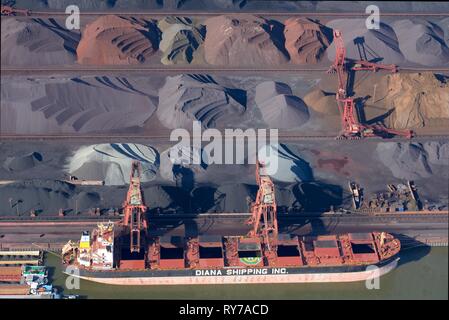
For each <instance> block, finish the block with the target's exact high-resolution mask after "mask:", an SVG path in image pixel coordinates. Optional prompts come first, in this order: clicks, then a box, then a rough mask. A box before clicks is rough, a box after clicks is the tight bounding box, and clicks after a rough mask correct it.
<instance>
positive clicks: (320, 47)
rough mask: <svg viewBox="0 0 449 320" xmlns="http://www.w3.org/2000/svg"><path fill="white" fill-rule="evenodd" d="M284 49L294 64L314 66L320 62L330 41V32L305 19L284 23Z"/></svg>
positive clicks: (294, 19)
mask: <svg viewBox="0 0 449 320" xmlns="http://www.w3.org/2000/svg"><path fill="white" fill-rule="evenodd" d="M284 35H285V48H286V49H287V51H288V53H289V55H290V60H291V61H292V62H293V63H296V64H306V63H307V64H310V63H312V64H314V63H317V62H318V61H320V60H321V58H322V56H323V54H324V51H325V50H326V49H327V47H328V46H329V44H330V42H331V39H332V30H331V29H329V28H327V27H325V26H323V25H320V24H318V23H316V22H314V21H311V20H309V19H305V18H290V19H287V20H286V21H285V29H284Z"/></svg>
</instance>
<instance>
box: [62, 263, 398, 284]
mask: <svg viewBox="0 0 449 320" xmlns="http://www.w3.org/2000/svg"><path fill="white" fill-rule="evenodd" d="M398 261H399V258H392V259H389V260H386V261H382V262H379V263H377V264H376V265H373V266H375V267H376V268H374V267H373V266H340V267H300V268H283V267H278V268H260V269H256V268H224V269H218V270H206V269H198V270H190V269H188V270H146V271H89V270H82V269H81V270H80V273H79V275H76V274H73V273H71V274H70V275H71V276H74V277H79V278H81V279H84V280H88V281H93V282H98V283H103V284H110V285H130V286H134V285H135V286H141V285H195V284H198V285H208V284H214V285H217V284H251V283H252V284H257V283H323V282H356V281H366V280H369V279H373V278H377V277H381V276H383V275H385V274H387V273H388V272H390V271H391V270H393V269H394V268H396V266H397V264H398Z"/></svg>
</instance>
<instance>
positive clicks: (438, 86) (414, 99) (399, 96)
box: [385, 72, 449, 129]
mask: <svg viewBox="0 0 449 320" xmlns="http://www.w3.org/2000/svg"><path fill="white" fill-rule="evenodd" d="M386 77H387V89H386V90H387V91H386V93H385V104H386V106H387V107H388V108H389V109H391V108H393V109H394V112H393V113H392V114H391V116H390V118H389V121H390V126H391V127H394V128H397V129H404V128H417V127H424V126H426V125H428V122H429V121H432V120H438V122H439V123H441V121H445V122H446V123H447V124H449V84H448V82H447V79H442V78H438V76H436V75H434V74H433V73H431V72H424V73H396V74H393V75H387V76H386ZM441 77H443V76H441Z"/></svg>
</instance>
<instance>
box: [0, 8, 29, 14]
mask: <svg viewBox="0 0 449 320" xmlns="http://www.w3.org/2000/svg"><path fill="white" fill-rule="evenodd" d="M1 14H2V16H16V15H18V14H22V15H24V16H29V15H31V11H30V10H27V9H15V8H13V7H10V6H1Z"/></svg>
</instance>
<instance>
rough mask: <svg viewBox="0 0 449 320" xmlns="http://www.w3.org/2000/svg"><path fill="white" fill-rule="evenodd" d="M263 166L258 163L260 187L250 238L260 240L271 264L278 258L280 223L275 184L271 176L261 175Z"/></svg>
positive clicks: (257, 173) (253, 205)
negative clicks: (278, 220) (278, 221)
mask: <svg viewBox="0 0 449 320" xmlns="http://www.w3.org/2000/svg"><path fill="white" fill-rule="evenodd" d="M262 168H263V165H261V164H260V162H259V161H257V162H256V181H257V184H258V185H259V189H258V191H257V195H256V200H255V202H254V203H253V204H252V206H251V217H250V218H249V219H248V221H247V223H248V224H249V225H251V227H252V228H251V230H250V231H249V233H248V236H249V237H254V238H260V239H261V243H262V248H263V254H264V256H265V258H266V259H267V261H268V263H269V264H273V262H274V261H275V260H276V257H277V241H278V223H277V205H276V197H275V189H274V183H273V181H272V180H271V178H270V176H268V175H265V174H261V169H262Z"/></svg>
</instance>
